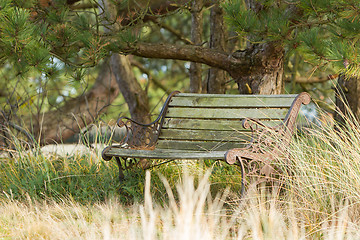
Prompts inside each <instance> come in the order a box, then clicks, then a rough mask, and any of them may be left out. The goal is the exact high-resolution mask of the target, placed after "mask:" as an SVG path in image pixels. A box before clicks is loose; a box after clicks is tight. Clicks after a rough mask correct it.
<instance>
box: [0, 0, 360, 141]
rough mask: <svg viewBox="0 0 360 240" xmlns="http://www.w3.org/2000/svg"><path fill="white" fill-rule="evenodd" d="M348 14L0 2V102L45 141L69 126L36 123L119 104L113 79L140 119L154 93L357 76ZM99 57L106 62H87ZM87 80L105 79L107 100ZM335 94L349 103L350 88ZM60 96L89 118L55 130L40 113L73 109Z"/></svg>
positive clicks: (297, 7)
mask: <svg viewBox="0 0 360 240" xmlns="http://www.w3.org/2000/svg"><path fill="white" fill-rule="evenodd" d="M358 11H359V3H358V2H357V1H346V2H345V1H342V0H332V1H328V0H326V1H325V0H317V1H314V0H312V1H310V0H300V1H278V0H277V1H273V0H266V1H265V0H258V1H256V0H246V1H243V0H227V1H225V0H224V1H210V0H201V1H200V0H192V1H190V0H189V1H185V0H183V1H161V0H157V1H146V0H144V1H131V0H129V1H108V2H107V1H104V0H99V1H95V0H82V1H77V0H67V1H65V0H33V1H16V0H12V1H11V0H1V1H0V30H1V31H0V40H1V41H0V49H1V53H0V61H1V62H0V63H1V66H2V71H3V74H2V76H4V77H5V76H7V78H9V79H10V81H6V82H3V83H2V84H3V85H4V87H3V88H2V89H7V90H6V91H1V96H3V97H2V102H3V103H4V104H3V105H4V106H16V105H21V106H27V107H31V108H32V109H35V110H36V111H30V112H31V113H32V114H28V113H29V111H26V114H24V115H27V116H28V117H30V116H29V115H32V116H33V117H32V118H31V121H30V120H27V121H26V122H27V123H28V125H29V126H30V127H29V129H32V130H33V131H34V134H35V135H36V136H37V137H38V138H39V139H40V140H41V142H43V143H46V142H49V141H50V142H51V140H49V139H52V140H56V141H59V140H64V139H65V138H66V137H64V136H68V135H70V134H63V133H61V132H59V131H50V130H46V129H73V130H74V131H78V130H76V128H74V127H72V126H78V128H79V127H80V128H81V127H83V126H85V125H87V124H89V123H90V122H93V121H94V120H95V119H97V118H98V117H99V116H100V114H101V113H102V112H103V110H105V107H106V106H109V105H110V104H111V103H112V102H113V101H115V102H116V101H118V100H116V96H117V93H118V91H117V90H115V88H116V87H115V85H114V82H115V81H113V80H112V79H116V82H117V87H118V88H119V89H120V90H121V92H122V95H123V96H124V97H125V101H126V103H127V105H128V110H129V111H130V114H131V116H132V117H135V118H136V119H139V120H142V121H150V117H149V116H150V112H151V110H150V109H153V108H154V106H155V105H156V103H155V102H154V101H153V99H155V98H156V99H158V98H159V97H160V96H162V95H163V94H165V93H166V92H169V91H170V90H175V89H180V90H183V91H192V92H200V91H201V92H209V93H224V92H234V91H233V90H234V87H235V88H237V91H238V92H240V93H246V94H249V93H254V94H277V93H281V92H283V91H284V80H289V81H292V83H291V84H288V87H287V91H293V92H295V91H298V90H297V88H298V87H297V86H298V85H297V84H293V83H296V82H300V81H303V82H305V83H306V82H316V81H323V79H324V75H325V76H326V75H328V74H340V73H341V74H342V75H343V76H346V77H345V78H344V79H349V80H346V81H348V82H349V81H350V82H356V81H357V79H358V78H357V72H358V63H359V59H358V57H357V56H358V49H359V48H358V41H357V40H358V37H359V35H358V34H359V31H358V30H359V29H358V28H359V26H360V24H359V17H358V15H357V12H358ZM224 18H226V20H227V21H224ZM192 20H193V21H192ZM116 54H120V55H122V56H123V55H127V57H126V58H124V57H122V56H120V55H116ZM110 56H112V57H111V60H110V62H111V64H108V65H107V66H108V67H98V66H100V65H101V64H105V65H106V64H107V61H108V60H107V59H108V57H110ZM190 62H192V63H193V64H190ZM130 64H131V65H130ZM199 64H201V65H199ZM344 64H345V65H344ZM109 65H110V66H109ZM130 66H132V68H130ZM344 66H345V67H344ZM109 69H110V71H109ZM194 69H195V70H194ZM9 72H10V73H11V74H8V73H9ZM109 72H110V74H109ZM324 72H326V74H324ZM96 75H98V76H97V77H96ZM195 75H196V76H195ZM299 75H300V76H299ZM103 76H108V77H107V78H105V77H104V78H102V77H103ZM112 76H113V77H114V78H113V77H112ZM303 76H305V77H303ZM101 79H102V80H101ZM106 79H107V80H106ZM190 79H191V80H190ZM304 80H305V81H304ZM325 80H327V79H326V77H325ZM98 82H102V83H108V84H107V85H106V86H107V87H106V89H109V92H107V93H106V94H105V95H106V96H107V98H106V99H105V98H104V97H103V96H101V95H100V92H104V91H105V90H104V89H103V90H101V91H96V89H101V88H100V87H99V86H100V85H99V84H97V83H98ZM348 82H346V83H348ZM234 83H236V86H235V85H234ZM305 83H301V85H300V88H306V85H305ZM345 85H346V84H341V85H340V86H345ZM98 87H99V88H98ZM64 88H65V90H64ZM66 88H67V90H66ZM51 89H52V90H53V91H52V94H49V91H50V92H51ZM343 89H344V90H345V92H346V90H347V89H346V86H345V88H343ZM352 89H355V88H352ZM89 91H90V92H91V91H92V92H93V94H90V95H89ZM4 92H5V93H4ZM25 93H26V94H25ZM346 93H347V94H348V95H347V97H348V100H349V102H351V103H352V106H353V107H354V108H357V107H356V106H357V104H355V103H353V102H354V101H355V102H356V101H358V99H359V98H358V96H359V94H358V92H357V90H356V91H348V92H346ZM98 94H99V95H98ZM127 95H128V96H127ZM155 95H156V97H154V98H152V97H151V96H155ZM19 96H20V97H19ZM81 96H83V97H84V98H83V99H85V100H84V101H79V100H80V98H79V97H81ZM90 96H91V98H90ZM148 96H150V98H149V99H148ZM71 99H73V100H74V99H75V100H76V101H73V100H71ZM89 99H97V100H94V104H89V103H90V102H89ZM351 99H352V100H354V101H350V100H351ZM100 102H102V103H101V106H100V105H99V104H100ZM19 103H20V104H19ZM23 103H27V104H23ZM35 103H36V104H35ZM71 105H72V106H76V107H77V108H78V109H81V110H79V112H81V113H84V112H88V113H91V114H89V116H91V117H88V118H87V117H83V118H82V119H84V121H79V117H76V118H75V117H74V115H72V114H70V116H71V117H70V119H72V120H73V121H71V122H68V121H63V123H64V124H61V125H62V126H61V127H58V126H57V124H58V121H57V120H54V119H52V120H50V121H44V120H43V119H44V117H45V116H54V115H55V114H57V113H60V112H59V111H60V109H61V112H64V110H65V111H70V112H73V111H74V110H73V109H74V108H72V107H68V106H71ZM84 106H85V107H84ZM56 110H59V111H56ZM107 110H108V111H111V109H108V108H107ZM113 111H115V112H118V113H119V112H122V111H126V109H124V108H122V109H121V110H120V109H116V110H113ZM353 111H354V112H357V111H356V109H353ZM24 112H25V111H24ZM35 113H36V114H35ZM48 113H49V114H50V115H47V114H48ZM34 115H36V116H37V117H34ZM41 116H42V117H41ZM68 116H69V115H68ZM49 119H51V118H50V117H49ZM85 119H86V120H85ZM65 122H66V124H65ZM80 122H83V123H84V124H79V123H80ZM44 124H46V126H45V125H44ZM39 126H41V127H39ZM44 130H46V131H44ZM63 131H64V130H63ZM50 132H53V133H51V134H50ZM55 132H56V133H55ZM59 136H60V137H59ZM46 139H48V140H46Z"/></svg>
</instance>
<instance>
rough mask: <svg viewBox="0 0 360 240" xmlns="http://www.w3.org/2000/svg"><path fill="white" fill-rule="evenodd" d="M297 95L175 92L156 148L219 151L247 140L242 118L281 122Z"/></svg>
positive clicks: (275, 123)
mask: <svg viewBox="0 0 360 240" xmlns="http://www.w3.org/2000/svg"><path fill="white" fill-rule="evenodd" d="M296 96H297V95H289V94H287V95H228V94H190V93H178V94H176V95H175V96H173V97H172V98H171V100H170V102H169V105H168V107H167V111H166V113H165V117H164V121H163V125H162V128H161V130H160V135H159V139H158V142H157V146H156V148H158V149H187V150H199V151H223V150H228V149H231V148H239V147H244V146H245V145H246V144H248V143H249V141H250V139H251V133H250V131H249V129H244V128H243V126H242V120H243V119H244V118H245V117H248V118H257V119H260V120H261V121H262V122H264V123H266V125H268V126H275V125H278V124H281V122H282V121H283V120H284V118H285V117H286V114H287V113H288V111H289V109H290V107H291V105H292V103H293V101H294V99H295V97H296Z"/></svg>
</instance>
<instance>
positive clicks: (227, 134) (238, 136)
mask: <svg viewBox="0 0 360 240" xmlns="http://www.w3.org/2000/svg"><path fill="white" fill-rule="evenodd" d="M250 138H251V132H250V131H246V132H244V131H242V132H240V131H211V130H187V129H162V130H161V134H160V136H159V139H177V140H204V141H232V142H239V141H246V140H249V139H250Z"/></svg>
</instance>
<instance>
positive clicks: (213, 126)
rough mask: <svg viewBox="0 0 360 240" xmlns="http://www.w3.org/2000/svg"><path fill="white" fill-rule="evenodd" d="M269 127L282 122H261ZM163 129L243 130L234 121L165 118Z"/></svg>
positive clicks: (238, 121)
mask: <svg viewBox="0 0 360 240" xmlns="http://www.w3.org/2000/svg"><path fill="white" fill-rule="evenodd" d="M263 123H264V124H266V125H267V126H269V127H274V126H277V125H279V124H281V123H282V121H280V120H278V121H276V120H273V121H263ZM163 128H176V129H199V130H200V129H202V130H229V131H231V130H238V131H242V130H244V129H243V127H242V121H240V120H238V119H234V120H221V119H218V120H207V119H186V118H165V121H164V124H163Z"/></svg>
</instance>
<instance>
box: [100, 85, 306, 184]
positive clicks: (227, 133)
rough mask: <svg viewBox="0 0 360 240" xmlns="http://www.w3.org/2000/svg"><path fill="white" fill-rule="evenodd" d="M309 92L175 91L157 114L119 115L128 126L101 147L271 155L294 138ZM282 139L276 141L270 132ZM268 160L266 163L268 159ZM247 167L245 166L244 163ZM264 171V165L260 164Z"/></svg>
mask: <svg viewBox="0 0 360 240" xmlns="http://www.w3.org/2000/svg"><path fill="white" fill-rule="evenodd" d="M309 102H310V96H309V94H308V93H301V94H299V95H228V94H192V93H180V92H178V91H175V92H173V93H171V94H170V95H169V96H168V98H167V100H166V102H165V104H164V106H163V108H162V110H161V112H160V114H159V116H158V118H157V119H156V120H155V121H154V122H152V123H150V124H141V123H138V122H136V121H133V120H131V119H129V118H126V117H122V118H120V119H119V120H118V125H119V127H125V128H126V132H127V134H126V136H125V137H124V139H123V140H122V141H121V143H119V144H116V145H112V146H109V147H106V148H105V149H104V150H103V158H104V160H110V159H112V158H113V157H115V159H116V161H117V163H118V166H119V173H120V179H121V178H123V176H124V175H123V172H122V171H123V169H124V166H123V165H122V163H121V161H120V158H121V159H124V160H126V159H143V158H146V159H167V160H171V159H214V160H225V161H226V162H227V163H229V164H235V163H237V164H239V165H241V166H243V161H244V160H246V161H247V162H251V161H252V160H255V161H257V160H260V161H263V162H264V161H265V162H266V161H271V159H273V157H274V156H275V155H276V154H278V153H279V151H281V149H282V148H283V147H286V145H287V144H288V143H289V142H290V140H291V137H292V135H293V132H294V128H295V120H296V117H297V115H298V113H299V110H300V107H301V105H302V104H308V103H309ZM274 134H275V136H276V137H277V138H280V139H282V144H281V146H278V145H277V144H274V141H272V140H271V138H270V137H269V136H270V135H271V136H273V135H274ZM265 165H266V164H265ZM242 169H243V168H242ZM262 170H263V171H265V174H267V173H266V171H267V170H266V169H265V170H264V169H262Z"/></svg>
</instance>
